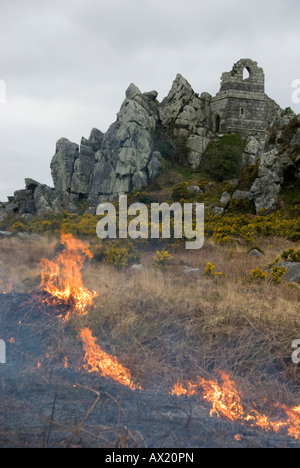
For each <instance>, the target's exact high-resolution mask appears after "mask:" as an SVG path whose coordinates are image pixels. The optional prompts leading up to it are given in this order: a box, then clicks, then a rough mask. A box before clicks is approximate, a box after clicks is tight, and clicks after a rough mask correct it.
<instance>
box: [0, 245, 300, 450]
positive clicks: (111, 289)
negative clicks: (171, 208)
mask: <svg viewBox="0 0 300 468" xmlns="http://www.w3.org/2000/svg"><path fill="white" fill-rule="evenodd" d="M9 242H12V243H15V242H16V240H14V239H10V240H9V239H6V240H5V243H4V242H3V241H2V242H1V241H0V249H2V258H3V259H4V258H5V256H6V255H7V258H10V263H8V264H7V269H8V271H9V276H10V280H11V281H12V284H13V286H12V287H11V290H10V291H14V290H16V289H18V288H17V286H16V285H17V282H19V283H20V284H22V278H23V276H22V275H20V274H19V272H20V271H25V269H26V265H28V256H27V255H26V256H25V258H24V259H23V260H22V259H20V258H19V257H18V256H17V255H18V254H19V251H16V253H15V254H16V259H14V255H13V253H14V251H13V250H12V249H11V247H10V244H9ZM41 242H42V240H40V241H39V243H37V244H36V249H37V251H36V252H35V253H33V251H32V252H31V262H30V271H31V276H32V278H33V277H34V275H36V276H37V278H39V279H40V280H41V283H40V286H41V287H40V289H39V290H38V289H37V288H35V287H33V286H35V284H36V279H35V280H34V281H32V282H31V283H30V286H29V284H26V285H24V284H22V287H21V286H19V289H22V290H24V289H27V293H28V294H29V295H31V296H32V297H33V298H34V302H33V305H32V309H30V308H29V309H28V310H27V313H26V317H27V318H26V320H28V317H31V318H32V321H33V323H35V322H34V321H35V320H36V317H37V316H38V315H39V310H37V308H38V309H40V311H41V312H40V313H42V314H46V315H47V316H50V317H52V318H51V333H50V332H49V333H48V334H47V330H46V328H45V330H44V331H45V333H46V334H47V340H46V342H47V349H46V350H45V351H44V353H45V355H44V356H41V357H40V359H39V361H38V362H39V363H40V366H39V367H41V368H42V369H43V367H45V366H47V365H48V364H47V362H52V364H53V363H54V362H55V363H56V365H57V362H60V365H61V367H62V368H64V369H68V370H70V371H74V372H78V371H80V372H83V375H85V374H87V375H91V377H92V378H93V379H97V378H98V379H99V378H100V379H102V378H103V377H105V378H108V380H109V381H111V382H118V383H119V384H121V386H123V387H125V388H127V390H128V391H134V390H139V391H140V392H141V393H143V392H145V394H147V392H151V394H152V395H153V398H154V399H155V395H158V394H159V393H160V392H165V394H170V395H173V397H174V398H183V399H192V400H193V401H194V402H195V401H196V403H194V404H196V405H197V404H198V403H197V402H200V401H201V402H203V403H204V404H208V411H209V412H210V413H209V414H210V416H211V417H212V418H221V419H224V420H226V421H229V422H232V423H233V422H238V423H239V424H241V425H243V426H246V427H248V428H256V429H261V430H263V431H264V432H272V433H274V434H276V433H280V434H286V435H287V436H288V437H290V438H292V439H295V440H298V439H299V438H300V419H299V402H300V392H299V384H300V380H299V376H298V368H297V366H296V365H295V364H293V363H292V360H291V352H292V350H291V343H292V342H293V341H294V340H295V339H297V338H299V337H300V322H299V299H300V289H299V286H298V285H297V284H289V283H287V282H285V281H282V282H281V283H280V284H273V283H272V282H268V281H266V282H260V283H259V282H257V283H256V282H247V281H245V279H244V276H243V275H244V273H245V271H250V270H251V269H252V268H255V266H258V267H261V268H263V267H264V268H265V267H266V264H269V263H271V262H272V261H273V260H274V258H277V257H278V255H280V252H282V251H283V250H286V249H288V248H290V247H292V243H290V242H288V241H284V240H278V242H277V241H276V242H275V241H273V242H272V245H271V244H270V240H264V239H262V240H261V247H262V250H263V251H264V252H265V256H264V257H262V258H259V259H254V258H253V257H250V256H249V255H248V250H249V248H248V247H247V246H242V245H236V246H235V248H234V249H233V248H232V246H220V245H215V244H213V243H212V242H210V241H208V242H206V244H205V246H204V248H203V249H201V250H200V251H199V252H197V253H195V252H192V253H191V252H186V251H181V250H178V251H177V252H176V251H174V252H173V260H172V263H171V265H170V268H169V269H168V270H167V271H160V270H159V269H157V268H155V267H154V266H153V256H154V255H155V252H150V251H148V252H145V253H144V254H143V255H142V257H141V262H142V263H143V265H144V267H145V268H144V269H143V270H130V269H125V270H121V271H120V270H117V269H115V268H114V267H113V266H111V265H107V264H105V263H98V262H96V261H95V260H93V259H92V254H91V252H90V248H89V247H88V245H87V244H86V243H83V242H81V241H77V240H75V239H73V238H72V237H71V236H63V237H62V238H61V246H60V248H59V249H57V248H56V247H57V246H56V247H55V246H54V243H53V244H52V245H51V248H50V244H48V245H47V246H46V244H44V246H45V252H44V253H46V256H47V257H49V258H50V259H45V260H42V261H41V259H42V257H43V256H44V255H42V247H41V245H42V244H41ZM30 245H31V247H30V248H31V249H33V250H34V247H33V246H32V244H30ZM6 249H7V251H9V253H10V256H9V255H8V254H7V251H6ZM14 261H16V265H18V268H16V272H17V275H15V278H14V277H13V273H14V269H13V267H12V266H11V263H13V262H14ZM22 261H23V263H22ZM208 262H210V263H211V264H212V265H216V268H217V271H220V272H222V273H223V274H222V275H217V276H214V275H212V276H210V277H206V276H205V275H204V274H203V273H204V271H205V267H206V265H207V263H208ZM4 264H5V261H3V265H4ZM186 266H190V267H194V268H199V269H200V273H197V274H195V273H193V274H185V273H184V271H185V269H186ZM41 267H42V271H41V270H40V268H41ZM4 278H5V273H4V274H3V279H4ZM30 288H31V289H30ZM93 291H96V292H97V294H95V293H94V292H93ZM42 292H43V294H46V296H43V294H42ZM45 299H47V301H46V302H45ZM86 299H87V300H86ZM29 302H30V300H29ZM37 304H40V305H38V307H37ZM55 310H58V311H60V312H61V317H59V315H58V314H57V313H56V314H54V313H53V312H54V311H55ZM61 318H63V320H61ZM52 320H58V322H57V323H58V324H59V325H57V326H55V327H54V328H52V327H53V325H52V324H53V322H52ZM47 323H48V322H47ZM19 326H20V327H21V328H22V326H23V323H21V324H20V325H19ZM33 328H34V326H33ZM34 329H35V328H34ZM35 331H36V332H37V330H36V329H35ZM43 336H44V334H43ZM0 338H1V337H0ZM17 343H18V339H16V344H17ZM46 354H47V355H48V361H47V359H46ZM35 366H36V368H39V367H38V364H37V363H36V364H35ZM100 381H101V380H100ZM93 382H95V380H93ZM133 393H135V392H133ZM175 395H177V396H175ZM199 397H200V398H199ZM157 398H158V397H157ZM48 422H49V420H48ZM234 430H235V428H234ZM240 434H241V430H239V433H238V434H236V433H235V434H234V435H235V436H237V437H236V438H234V437H232V440H235V442H236V443H237V442H239V441H240V440H241V439H240V438H242V436H241V435H240ZM200 445H201V443H200Z"/></svg>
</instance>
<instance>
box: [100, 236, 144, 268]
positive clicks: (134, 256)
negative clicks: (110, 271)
mask: <svg viewBox="0 0 300 468" xmlns="http://www.w3.org/2000/svg"><path fill="white" fill-rule="evenodd" d="M103 259H104V261H105V262H107V263H110V264H111V265H114V266H115V267H116V268H118V269H120V270H122V269H124V268H127V267H128V266H129V265H132V264H133V263H136V262H139V261H140V253H139V251H138V250H137V249H136V248H135V246H134V245H133V243H131V242H126V243H125V242H124V243H122V244H117V243H113V244H110V243H108V244H107V245H106V246H105V247H104V248H103Z"/></svg>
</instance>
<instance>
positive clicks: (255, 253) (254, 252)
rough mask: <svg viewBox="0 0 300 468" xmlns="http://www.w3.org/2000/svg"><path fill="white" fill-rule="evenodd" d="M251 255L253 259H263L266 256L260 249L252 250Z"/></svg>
mask: <svg viewBox="0 0 300 468" xmlns="http://www.w3.org/2000/svg"><path fill="white" fill-rule="evenodd" d="M249 255H251V257H256V258H261V257H263V256H264V254H263V253H262V252H261V251H260V250H258V249H252V250H250V252H249Z"/></svg>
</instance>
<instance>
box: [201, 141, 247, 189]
mask: <svg viewBox="0 0 300 468" xmlns="http://www.w3.org/2000/svg"><path fill="white" fill-rule="evenodd" d="M244 148H245V142H244V140H243V138H242V137H241V135H239V134H237V133H235V134H234V133H232V134H231V133H230V134H227V135H224V136H223V137H221V138H220V137H218V138H216V139H214V140H213V141H211V142H210V143H209V145H208V147H207V149H206V151H205V153H204V157H203V163H202V169H203V170H204V171H205V172H206V173H207V174H209V176H210V177H211V178H212V179H214V180H216V181H217V182H222V181H223V180H229V179H235V178H238V177H240V175H241V173H242V154H243V151H244Z"/></svg>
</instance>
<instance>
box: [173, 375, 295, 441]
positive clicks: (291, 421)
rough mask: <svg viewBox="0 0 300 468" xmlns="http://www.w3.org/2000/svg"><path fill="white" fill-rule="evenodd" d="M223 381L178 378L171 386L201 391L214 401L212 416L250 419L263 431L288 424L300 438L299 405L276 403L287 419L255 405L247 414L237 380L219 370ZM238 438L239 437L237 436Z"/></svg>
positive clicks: (182, 392)
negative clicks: (272, 415) (184, 380)
mask: <svg viewBox="0 0 300 468" xmlns="http://www.w3.org/2000/svg"><path fill="white" fill-rule="evenodd" d="M219 373H220V376H221V380H222V383H221V384H219V383H218V382H217V381H215V380H205V379H202V378H201V377H197V380H196V382H194V383H193V382H189V381H188V382H184V383H180V382H177V383H176V384H175V385H174V386H173V388H172V390H171V391H170V394H171V395H177V396H180V395H185V396H192V395H195V394H198V393H199V394H200V393H202V398H203V399H204V400H207V401H208V402H209V403H210V404H211V405H212V409H211V410H210V416H216V417H218V418H219V417H221V415H222V416H223V417H225V418H226V419H228V420H230V421H239V422H241V423H244V422H245V421H246V422H249V423H250V424H251V426H257V427H260V428H261V429H263V430H264V431H270V430H273V431H274V432H278V431H279V430H280V429H282V428H285V429H286V430H287V433H288V435H289V436H290V437H293V438H294V439H296V440H300V406H296V407H292V408H290V407H288V406H286V405H280V404H277V405H275V406H276V407H279V408H281V409H282V410H283V411H284V412H285V415H286V417H285V419H283V420H277V421H272V420H270V418H268V416H266V415H265V414H261V413H259V412H258V411H257V410H256V409H252V410H251V411H250V414H247V413H246V412H245V410H244V408H243V405H242V402H241V398H242V394H241V392H240V391H239V390H238V388H237V386H236V384H235V382H233V381H232V380H230V375H229V374H227V373H225V372H219ZM237 440H238V439H237Z"/></svg>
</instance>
